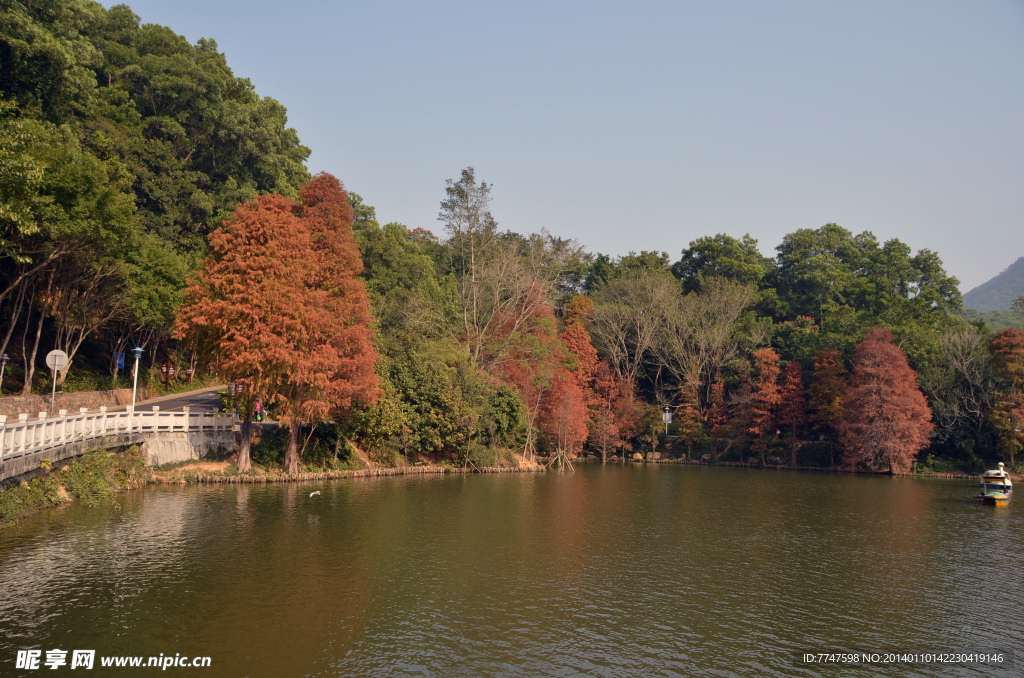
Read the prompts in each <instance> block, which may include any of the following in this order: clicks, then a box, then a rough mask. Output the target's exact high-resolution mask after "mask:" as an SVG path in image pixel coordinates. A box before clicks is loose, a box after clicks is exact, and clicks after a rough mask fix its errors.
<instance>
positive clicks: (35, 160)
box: [0, 0, 1024, 471]
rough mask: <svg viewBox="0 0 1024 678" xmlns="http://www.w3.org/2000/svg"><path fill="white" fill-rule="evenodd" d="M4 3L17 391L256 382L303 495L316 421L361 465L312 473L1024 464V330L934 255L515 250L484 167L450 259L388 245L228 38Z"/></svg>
mask: <svg viewBox="0 0 1024 678" xmlns="http://www.w3.org/2000/svg"><path fill="white" fill-rule="evenodd" d="M2 7H3V9H2V13H0V38H2V40H0V173H2V177H0V178H2V181H0V222H2V229H3V230H2V234H3V235H2V240H0V275H2V280H0V283H2V284H0V317H2V318H3V324H2V325H0V327H2V328H3V329H2V334H3V337H2V341H3V344H2V351H0V352H5V353H8V354H10V355H11V357H12V364H11V365H10V366H8V372H7V375H8V376H7V379H8V383H7V384H6V385H5V386H6V389H5V390H6V391H7V392H8V393H10V392H14V391H21V392H29V391H31V389H32V388H33V386H35V387H36V388H37V389H38V388H39V387H40V386H41V384H40V383H39V382H40V380H41V376H42V375H39V374H38V369H39V365H40V363H41V362H42V355H45V353H46V352H47V351H49V350H50V349H52V348H61V349H63V350H65V351H67V352H68V354H69V355H71V356H72V363H71V365H70V366H69V368H68V370H65V371H64V372H63V373H62V374H61V375H60V380H61V381H64V379H65V377H67V376H68V375H69V374H70V375H72V376H71V377H70V378H71V379H75V378H81V379H83V384H84V385H88V386H92V387H95V386H102V385H112V384H116V383H119V381H123V380H124V376H125V375H124V374H123V373H121V372H120V371H119V367H118V365H119V362H118V356H119V354H123V352H124V350H125V349H126V348H130V347H131V346H135V345H138V346H141V347H143V348H144V349H145V350H146V354H147V357H148V360H149V362H150V365H152V363H153V362H156V361H163V360H165V359H170V360H172V361H175V362H176V363H178V364H179V365H180V366H182V367H184V366H186V365H187V366H190V367H194V368H196V369H197V370H198V371H199V373H205V374H209V375H213V376H216V377H218V378H220V379H225V380H226V379H233V380H236V381H237V383H238V384H240V385H241V386H242V387H243V388H242V390H241V393H238V392H236V397H235V399H234V405H235V406H236V408H237V409H238V412H239V413H240V415H241V416H242V417H243V420H245V421H246V422H248V421H250V419H251V418H252V417H253V416H255V413H256V403H257V402H259V403H261V404H262V406H263V407H268V406H269V407H270V410H271V414H272V416H274V417H275V418H277V419H279V420H280V421H281V422H282V423H284V424H286V425H287V428H288V429H289V435H288V445H287V453H286V456H285V459H284V461H285V462H286V465H287V467H288V469H289V470H295V469H296V468H297V467H298V464H299V463H300V459H299V454H300V451H299V449H298V447H299V437H298V431H299V429H300V428H301V427H303V426H310V425H312V424H325V426H320V430H329V431H330V432H331V434H330V435H331V440H332V441H333V442H332V443H331V444H330V445H328V446H326V447H325V446H324V445H319V444H318V443H313V444H311V445H309V449H308V451H307V452H306V456H305V457H304V458H303V462H304V463H316V464H328V465H330V464H337V463H340V462H341V461H343V460H344V458H345V456H346V452H345V450H348V451H349V452H351V451H352V450H353V449H354V448H353V447H352V445H350V444H349V443H353V444H355V445H358V446H359V447H360V448H361V449H363V450H365V451H366V452H367V453H368V454H370V455H371V456H372V457H374V458H375V459H377V460H379V461H387V462H390V463H396V464H398V463H412V462H413V461H414V460H416V459H418V458H429V459H433V460H440V461H445V462H448V463H457V464H461V465H475V466H482V465H490V464H494V463H499V462H502V461H504V462H506V463H515V459H516V457H515V455H521V456H525V457H527V458H531V457H534V456H536V455H540V456H544V457H547V458H548V459H550V460H552V462H555V461H557V462H559V463H566V462H568V461H569V460H570V459H572V458H573V457H575V456H577V455H579V454H581V453H584V452H589V453H594V454H597V455H600V456H601V457H603V458H605V459H608V458H611V457H614V456H617V455H620V456H621V457H626V456H627V455H632V454H641V453H642V454H647V455H653V454H668V455H677V456H678V455H695V456H696V455H705V454H706V455H708V456H709V458H711V459H743V460H749V459H753V460H755V461H757V462H759V463H764V464H768V463H772V464H779V463H783V461H785V462H788V463H790V464H793V465H817V466H831V465H839V464H845V465H846V466H849V467H856V468H862V469H871V470H882V471H886V470H889V471H900V470H906V469H908V468H909V467H910V466H911V464H912V463H914V462H917V463H918V464H921V465H922V466H921V467H942V466H943V465H946V466H956V467H959V468H963V469H969V470H972V471H974V470H977V469H978V468H980V467H981V465H982V464H983V460H985V461H989V460H992V459H994V458H996V457H997V456H1001V457H1004V458H1006V459H1007V460H1009V461H1011V462H1012V461H1014V459H1015V455H1016V454H1017V453H1018V452H1019V450H1020V449H1021V444H1022V443H1024V434H1022V433H1021V428H1024V380H1022V378H1021V375H1024V332H1020V331H1018V330H1013V329H1009V330H1005V331H1003V332H1000V333H998V334H994V335H993V333H992V331H991V330H990V329H989V328H988V327H987V326H986V325H985V324H984V322H970V321H969V320H967V319H965V318H964V317H963V303H962V299H961V296H960V293H959V291H958V281H957V280H956V279H955V278H953V277H951V276H949V275H948V274H947V273H946V271H945V270H944V267H943V264H942V262H941V260H940V258H939V256H938V255H937V254H936V253H935V252H932V251H929V250H920V251H917V252H914V251H912V250H911V249H910V248H909V247H908V246H907V245H906V244H904V243H902V242H900V241H899V240H896V239H888V240H880V239H879V238H877V237H876V236H875V235H874V234H872V233H870V232H866V231H865V232H861V233H854V232H852V231H850V230H848V229H846V228H844V227H842V226H839V225H836V224H826V225H824V226H820V227H814V228H800V229H797V230H795V231H793V232H792V233H790V234H788V235H786V236H785V237H784V238H783V240H782V242H781V243H778V244H777V245H776V246H775V248H774V252H762V251H761V249H760V245H759V243H758V241H757V240H756V239H755V238H753V237H751V236H750V235H749V234H748V235H743V236H742V237H736V236H734V235H726V234H717V235H705V236H701V237H693V236H689V237H688V238H687V239H689V238H690V237H692V238H693V239H692V240H690V241H689V244H688V246H686V247H685V248H682V249H676V250H674V251H673V252H672V253H671V254H670V253H667V252H640V253H635V252H634V253H630V254H628V255H626V256H621V257H610V256H607V255H603V254H596V255H594V254H590V253H588V252H587V251H586V249H585V246H584V244H581V243H577V242H575V241H571V240H566V239H563V238H560V237H558V235H557V234H552V233H549V232H547V231H545V230H538V232H536V233H531V234H519V233H512V232H508V231H502V230H501V228H500V226H499V221H498V218H497V216H500V215H493V214H492V213H491V211H490V194H491V187H490V186H489V185H488V184H486V183H485V182H484V181H482V180H481V179H479V178H478V177H477V176H476V174H475V172H474V170H473V169H472V168H471V167H467V168H466V169H464V170H462V171H461V172H460V173H459V174H458V175H457V176H456V177H454V178H452V179H449V180H448V182H447V184H446V185H445V186H443V187H442V186H438V199H439V202H440V218H439V225H440V229H439V231H438V235H434V234H433V233H432V232H431V231H430V230H429V229H427V228H426V227H428V226H431V225H430V224H414V225H412V227H409V226H406V225H403V224H397V223H389V224H385V225H381V224H380V223H379V222H378V221H377V217H376V211H375V209H374V208H373V207H372V206H371V205H370V204H369V203H368V202H366V201H364V200H363V198H361V197H360V196H358V195H356V194H354V193H348V192H346V190H345V189H344V187H343V185H342V184H341V182H339V181H338V180H337V179H335V178H334V177H332V176H330V175H328V174H322V175H318V176H317V177H315V178H314V177H310V176H309V173H308V172H307V170H306V168H305V165H304V162H305V159H306V158H307V156H308V154H309V151H308V149H306V148H305V147H303V146H302V145H301V144H300V142H299V139H298V136H297V134H296V132H295V130H293V129H290V128H288V127H287V119H286V115H285V109H284V107H283V106H281V104H279V103H278V102H276V101H274V100H272V99H268V98H262V97H260V96H259V95H258V94H257V93H256V92H255V91H254V90H253V87H252V85H251V83H249V81H247V80H245V79H240V78H237V77H235V76H234V75H233V74H232V72H231V70H230V68H229V67H228V65H227V61H226V59H225V57H224V55H222V54H220V53H219V52H218V51H217V49H216V44H215V43H214V42H213V41H211V40H200V41H199V42H198V43H196V44H195V45H191V44H189V43H188V42H187V41H186V40H185V39H184V38H182V37H181V36H178V35H176V34H175V33H174V32H173V31H172V30H171V29H169V28H165V27H162V26H154V25H142V24H141V23H140V21H139V19H138V17H136V16H135V15H134V14H132V12H131V11H130V10H129V9H128V8H127V7H125V6H118V7H114V8H112V9H110V10H106V9H104V8H103V7H101V6H100V5H98V4H95V3H92V2H78V1H76V0H49V1H47V2H33V3H28V2H6V3H4V4H3V5H2ZM542 217H543V215H538V219H537V221H538V223H541V222H543V221H544V220H543V218H542ZM815 226H816V225H815ZM696 228H697V227H695V226H694V227H691V228H690V230H691V231H692V232H693V234H694V235H696V234H697V233H699V231H698V230H696ZM678 237H679V236H678V234H677V233H666V245H665V247H666V249H668V248H671V247H677V248H678V247H679V245H672V244H671V243H672V242H675V240H670V238H672V239H676V238H678ZM1018 263H1021V262H1018ZM189 281H191V282H189ZM76 375H87V377H88V378H84V377H81V376H76ZM98 375H106V376H105V377H103V378H102V379H101V378H99V376H98ZM15 380H16V381H17V384H15V385H12V382H13V381H15ZM86 382H87V384H86ZM66 386H67V387H69V388H70V387H73V386H75V384H74V383H68V384H67V385H66ZM879 394H882V395H881V396H880V395H879ZM663 413H670V414H672V415H673V416H674V420H673V423H672V425H671V428H670V430H669V433H670V436H669V439H666V437H665V436H664V435H663V433H664V424H663V423H662V415H663ZM246 425H248V424H246ZM307 442H308V440H307ZM669 443H670V444H671V447H669ZM302 447H303V449H306V445H303V446H302ZM919 452H920V454H919ZM260 454H262V455H264V456H262V457H260V458H259V459H257V462H260V461H262V462H268V463H269V462H272V461H275V460H277V458H276V457H274V456H273V454H272V453H270V452H267V451H266V448H264V451H263V452H261V453H260ZM268 455H269V456H268ZM405 460H408V462H406V461H405ZM246 463H247V462H246ZM239 468H240V469H242V470H244V468H245V464H243V463H242V459H241V458H240V460H239Z"/></svg>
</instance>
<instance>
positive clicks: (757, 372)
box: [746, 348, 781, 463]
mask: <svg viewBox="0 0 1024 678" xmlns="http://www.w3.org/2000/svg"><path fill="white" fill-rule="evenodd" d="M778 380H779V354H778V353H776V352H775V351H774V350H772V349H770V348H762V349H759V350H757V351H754V380H753V384H752V390H751V395H750V404H749V407H748V413H749V414H748V419H747V422H746V424H747V434H748V435H749V436H750V449H752V450H753V451H754V452H757V453H758V454H759V455H760V456H761V462H762V463H763V462H764V451H765V448H766V447H768V441H769V440H770V439H771V436H772V433H774V431H775V414H776V410H777V409H778V407H779V403H780V402H781V395H780V392H779V381H778Z"/></svg>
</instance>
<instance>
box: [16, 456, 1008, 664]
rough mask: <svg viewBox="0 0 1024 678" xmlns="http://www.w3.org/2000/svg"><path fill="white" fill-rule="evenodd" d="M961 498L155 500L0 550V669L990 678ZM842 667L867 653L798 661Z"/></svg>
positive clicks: (673, 481) (334, 490)
mask: <svg viewBox="0 0 1024 678" xmlns="http://www.w3.org/2000/svg"><path fill="white" fill-rule="evenodd" d="M975 485H976V483H974V482H968V481H951V480H936V479H914V478H890V477H884V476H862V475H843V474H826V473H799V472H775V471H760V470H753V469H734V468H707V467H694V466H674V465H628V466H625V467H623V466H622V465H621V464H617V465H608V466H605V467H602V466H600V465H597V464H578V465H577V470H576V472H574V473H560V472H555V471H549V472H547V473H543V474H535V473H526V474H512V475H471V476H416V477H409V478H401V477H398V478H395V477H390V478H366V479H350V480H339V481H325V482H319V483H303V484H287V485H251V486H250V485H215V486H201V487H197V486H159V487H153V488H149V489H145V490H141V491H137V492H132V493H129V494H127V495H122V496H121V497H119V498H118V501H117V505H114V506H111V505H104V506H100V507H94V508H89V507H85V506H81V505H76V506H69V507H66V508H61V509H57V510H52V511H48V512H45V513H44V514H41V515H39V516H36V517H33V518H31V519H29V520H26V521H24V522H23V523H21V524H20V525H18V526H16V527H15V528H11V529H7V530H3V531H0V675H4V676H6V675H39V674H41V673H43V674H45V675H57V674H58V672H57V671H50V670H49V669H48V668H47V667H45V666H41V670H37V671H24V672H20V671H19V670H17V669H16V668H15V662H16V655H17V652H18V650H23V649H32V648H35V649H40V650H42V660H45V659H46V651H47V650H51V649H62V650H67V651H70V650H75V649H91V650H95V651H96V670H97V671H102V669H100V666H99V662H100V658H101V657H103V656H116V655H139V656H146V657H149V656H159V655H163V657H174V656H175V655H178V654H180V655H182V656H185V657H210V661H211V666H210V668H206V669H192V668H190V669H184V668H174V667H173V666H172V667H171V668H169V669H168V670H167V671H166V672H164V671H160V670H159V669H155V668H149V669H146V670H141V671H140V670H137V671H136V673H131V672H130V670H129V669H120V670H119V671H118V670H114V669H109V674H110V675H119V674H120V675H150V674H152V673H153V672H154V671H160V672H161V673H165V674H168V675H185V674H193V675H195V674H198V675H210V676H215V675H216V676H253V677H255V676H350V675H360V676H368V675H389V676H478V675H486V676H506V675H507V676H573V675H590V676H759V675H768V676H816V675H851V674H852V675H892V676H906V675H921V676H948V675H978V676H992V675H997V676H998V675H1013V674H1014V670H1015V669H1013V668H1011V667H1010V664H1011V662H1012V661H1013V660H1014V659H1015V657H1014V653H1015V652H1016V654H1018V655H1020V658H1021V659H1024V654H1021V653H1020V652H1019V650H1021V649H1022V648H1024V600H1022V596H1021V591H1022V588H1024V585H1022V583H1021V574H1022V573H1024V505H1022V504H1011V506H1009V507H1005V508H998V509H997V508H994V507H988V506H982V505H978V504H975V503H974V502H972V501H971V499H970V498H971V496H972V494H973V493H974V491H975ZM316 490H319V491H320V492H321V494H320V495H318V496H313V497H310V496H309V495H310V493H311V492H313V491H316ZM1018 501H1019V502H1020V501H1024V499H1018ZM993 651H995V652H999V653H1004V657H1003V663H1002V664H1001V665H1000V664H998V663H991V662H990V663H988V664H984V665H983V664H965V663H960V664H943V663H937V662H936V661H935V660H936V658H930V659H931V661H928V662H925V663H920V662H919V663H915V664H910V665H908V664H903V665H893V664H888V663H884V660H885V659H886V657H885V653H911V652H918V653H920V652H941V653H954V652H984V653H989V652H993ZM851 652H858V653H879V656H878V657H873V658H872V657H870V656H869V657H866V658H865V657H863V656H862V655H858V657H857V658H858V661H857V662H856V663H851V662H852V659H851V658H850V657H847V658H846V660H847V662H846V663H845V664H844V665H842V666H836V665H830V666H823V665H820V664H817V663H811V664H809V663H806V662H804V660H803V657H804V655H805V654H812V655H815V657H817V653H851ZM68 658H69V663H70V653H69V655H68ZM865 659H867V660H873V661H874V662H875V663H872V664H870V665H866V664H865V663H864V661H865ZM889 659H891V657H889ZM946 659H949V657H946ZM1018 668H1019V667H1018ZM61 669H62V671H69V670H70V667H69V666H62V667H61ZM71 675H77V674H76V673H72V674H71ZM86 675H89V674H86ZM100 675H103V674H102V673H100Z"/></svg>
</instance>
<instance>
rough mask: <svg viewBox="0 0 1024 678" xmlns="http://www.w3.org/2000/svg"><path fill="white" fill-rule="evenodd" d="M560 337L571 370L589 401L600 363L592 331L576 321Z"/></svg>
mask: <svg viewBox="0 0 1024 678" xmlns="http://www.w3.org/2000/svg"><path fill="white" fill-rule="evenodd" d="M559 339H561V341H562V345H563V346H565V349H566V351H567V352H568V355H569V358H570V365H569V371H570V372H572V375H573V378H575V379H576V383H577V384H578V385H579V387H580V390H581V391H582V393H583V395H584V399H585V400H586V401H587V402H588V403H589V401H590V400H591V399H592V397H593V393H592V391H593V381H594V371H595V370H596V369H597V363H598V358H597V349H595V348H594V344H593V343H591V339H590V332H588V331H587V329H586V328H585V327H584V326H583V324H582V323H580V322H574V323H572V324H571V325H568V326H567V327H566V328H565V329H564V330H562V333H561V335H559Z"/></svg>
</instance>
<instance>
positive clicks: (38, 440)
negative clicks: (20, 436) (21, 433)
mask: <svg viewBox="0 0 1024 678" xmlns="http://www.w3.org/2000/svg"><path fill="white" fill-rule="evenodd" d="M44 442H46V412H40V413H39V425H38V426H36V427H35V429H34V430H33V431H32V447H35V446H36V445H41V444H43V443H44Z"/></svg>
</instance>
